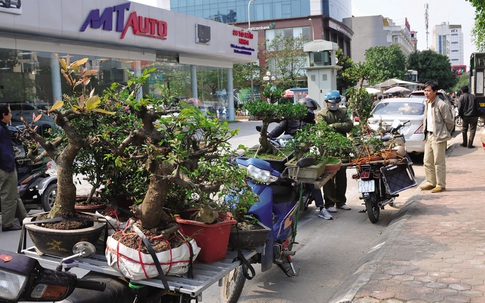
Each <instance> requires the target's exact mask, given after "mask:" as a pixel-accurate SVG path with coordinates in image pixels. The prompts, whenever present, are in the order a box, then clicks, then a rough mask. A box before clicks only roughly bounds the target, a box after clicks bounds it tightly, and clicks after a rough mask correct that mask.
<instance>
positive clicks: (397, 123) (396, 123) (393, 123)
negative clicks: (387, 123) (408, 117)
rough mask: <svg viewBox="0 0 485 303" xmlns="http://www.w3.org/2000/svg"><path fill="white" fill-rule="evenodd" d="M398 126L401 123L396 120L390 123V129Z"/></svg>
mask: <svg viewBox="0 0 485 303" xmlns="http://www.w3.org/2000/svg"><path fill="white" fill-rule="evenodd" d="M399 124H401V121H399V120H398V119H396V120H394V121H392V125H391V128H392V129H396V128H397V127H398V126H399Z"/></svg>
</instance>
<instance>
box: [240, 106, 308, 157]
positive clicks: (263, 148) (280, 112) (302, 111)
mask: <svg viewBox="0 0 485 303" xmlns="http://www.w3.org/2000/svg"><path fill="white" fill-rule="evenodd" d="M244 108H245V109H246V110H247V111H248V113H249V114H250V115H253V116H257V117H260V119H261V120H262V126H261V131H260V136H259V147H258V151H257V154H259V155H264V154H270V155H271V154H272V155H277V154H279V153H281V150H280V149H278V148H277V147H275V146H274V145H272V144H271V143H270V141H269V140H268V127H269V125H270V123H273V122H280V121H283V120H285V119H288V120H300V119H303V118H304V117H305V116H306V114H307V111H308V110H307V108H306V107H305V106H303V105H301V104H290V103H285V104H273V103H268V102H265V101H262V100H257V101H253V102H249V103H247V104H246V105H245V106H244ZM284 156H287V155H284Z"/></svg>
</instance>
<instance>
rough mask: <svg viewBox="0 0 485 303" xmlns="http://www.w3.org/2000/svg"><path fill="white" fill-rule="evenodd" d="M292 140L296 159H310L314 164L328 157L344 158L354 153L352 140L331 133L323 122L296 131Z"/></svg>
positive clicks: (330, 129)
mask: <svg viewBox="0 0 485 303" xmlns="http://www.w3.org/2000/svg"><path fill="white" fill-rule="evenodd" d="M294 139H295V140H294V142H293V143H292V144H293V146H294V148H295V149H296V150H298V153H297V154H299V156H298V157H297V158H302V157H312V158H315V161H316V162H320V161H322V160H323V159H324V158H325V157H330V156H331V157H337V158H345V157H348V155H349V153H351V152H353V151H354V145H353V142H352V140H351V139H349V138H347V137H346V136H344V135H342V134H339V133H337V132H335V131H333V129H332V128H331V127H330V126H328V125H327V123H326V122H325V121H323V120H319V121H317V122H316V123H315V124H313V125H310V126H308V127H305V128H302V129H300V130H298V131H297V133H296V135H295V138H294Z"/></svg>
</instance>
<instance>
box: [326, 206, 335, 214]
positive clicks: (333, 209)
mask: <svg viewBox="0 0 485 303" xmlns="http://www.w3.org/2000/svg"><path fill="white" fill-rule="evenodd" d="M327 211H328V212H329V213H336V212H337V209H336V208H335V206H331V207H329V208H327Z"/></svg>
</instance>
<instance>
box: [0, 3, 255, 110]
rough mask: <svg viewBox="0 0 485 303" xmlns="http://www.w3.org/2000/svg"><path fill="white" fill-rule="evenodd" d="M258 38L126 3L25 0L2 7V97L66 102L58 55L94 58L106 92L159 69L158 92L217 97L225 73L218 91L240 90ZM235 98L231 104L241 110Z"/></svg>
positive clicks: (153, 85)
mask: <svg viewBox="0 0 485 303" xmlns="http://www.w3.org/2000/svg"><path fill="white" fill-rule="evenodd" d="M257 40H258V37H257V34H256V33H250V32H248V31H247V30H245V29H243V28H237V27H234V26H231V25H227V24H222V23H220V22H215V21H211V20H207V19H202V18H197V17H194V16H187V15H183V14H180V13H176V12H172V11H168V10H164V9H160V8H155V7H150V6H146V5H143V4H140V3H135V2H129V1H126V0H105V1H101V2H100V1H96V0H84V1H76V2H72V3H70V4H69V5H65V2H64V1H61V0H42V1H41V0H30V1H25V2H24V1H22V4H21V6H19V7H13V6H12V7H3V8H0V102H29V103H33V104H40V103H43V104H45V103H47V104H53V102H54V101H55V100H56V99H61V98H62V94H63V93H64V92H63V86H62V84H63V83H62V81H61V75H60V72H59V71H60V69H59V65H58V62H57V60H56V59H55V57H54V56H53V53H57V54H58V55H59V56H61V57H67V56H68V55H69V56H70V59H71V62H72V61H74V60H77V59H80V58H85V57H87V58H89V61H88V63H87V65H88V68H90V69H96V70H97V71H98V72H97V74H96V75H95V77H94V78H95V79H93V80H94V81H92V82H93V83H96V85H97V87H96V88H97V89H96V91H97V92H98V93H101V91H102V89H103V88H104V87H107V86H109V85H111V83H113V82H125V81H126V80H127V79H128V77H129V75H130V74H134V75H139V74H141V73H142V71H143V70H144V69H151V68H156V71H155V72H154V73H153V74H152V77H151V79H149V81H148V84H147V85H146V86H145V87H144V90H145V91H144V93H148V94H152V95H156V94H157V85H160V84H163V85H166V86H167V87H169V88H171V89H172V90H173V91H176V93H177V94H179V95H182V96H183V97H195V98H197V97H200V98H201V99H203V98H202V97H203V96H207V98H211V97H212V96H213V95H215V94H214V92H213V90H212V91H211V90H210V89H209V88H208V89H205V90H206V91H204V84H205V82H206V81H210V79H209V78H213V77H218V79H217V80H216V81H215V82H217V83H220V87H218V88H217V89H218V90H226V91H228V92H232V91H233V88H232V67H233V64H235V63H247V62H251V61H255V60H256V59H257V48H258V47H257ZM204 75H205V76H204ZM207 87H212V86H210V85H207ZM228 95H229V96H228V98H227V99H226V100H225V101H226V104H225V106H228V107H229V108H230V107H231V106H232V107H234V104H233V101H234V100H233V99H232V97H233V96H232V94H231V93H229V94H228ZM214 98H215V96H214ZM231 103H232V104H231ZM229 112H232V115H234V108H232V110H231V109H229Z"/></svg>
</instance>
